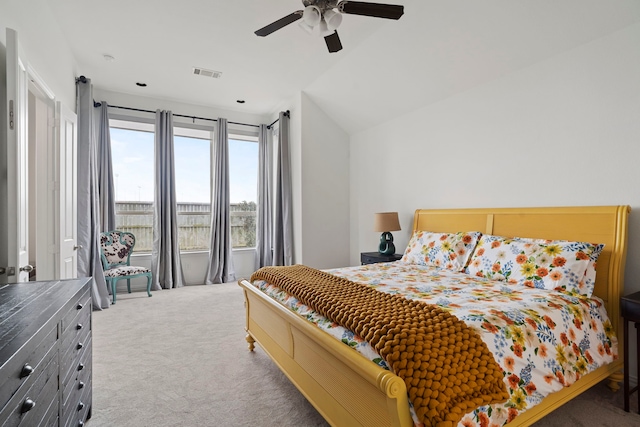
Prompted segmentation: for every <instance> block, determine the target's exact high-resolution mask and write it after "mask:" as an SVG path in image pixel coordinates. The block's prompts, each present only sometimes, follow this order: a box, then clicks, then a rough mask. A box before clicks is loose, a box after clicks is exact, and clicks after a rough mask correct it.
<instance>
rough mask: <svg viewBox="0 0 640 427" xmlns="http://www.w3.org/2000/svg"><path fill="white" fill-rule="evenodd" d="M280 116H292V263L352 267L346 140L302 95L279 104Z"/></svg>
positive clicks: (346, 135)
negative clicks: (285, 112)
mask: <svg viewBox="0 0 640 427" xmlns="http://www.w3.org/2000/svg"><path fill="white" fill-rule="evenodd" d="M284 110H289V111H290V120H289V145H290V150H291V153H290V155H291V179H292V193H293V239H294V242H293V250H294V263H296V264H305V265H308V266H311V267H314V268H320V269H323V268H334V267H344V266H347V265H350V260H349V249H350V240H349V227H350V225H349V135H348V134H347V133H346V132H345V131H343V130H342V129H341V128H340V126H338V125H337V124H336V123H335V122H334V121H333V120H332V119H331V118H330V117H329V116H328V115H327V114H326V113H325V112H324V111H323V110H322V109H320V108H319V107H318V106H317V105H316V104H315V103H314V102H313V100H312V99H311V98H310V97H309V96H308V95H307V94H306V93H304V92H301V93H299V94H298V95H297V96H295V97H294V98H292V99H290V100H288V101H286V102H283V103H282V104H281V105H280V106H279V109H278V111H284ZM276 118H277V115H276V114H275V113H274V115H273V117H272V119H271V120H270V121H269V123H271V122H272V121H273V120H275V119H276Z"/></svg>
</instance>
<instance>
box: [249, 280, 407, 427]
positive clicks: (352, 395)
mask: <svg viewBox="0 0 640 427" xmlns="http://www.w3.org/2000/svg"><path fill="white" fill-rule="evenodd" d="M238 284H239V285H240V286H241V287H242V288H243V289H244V294H245V304H246V315H247V327H246V329H247V333H248V335H247V342H248V343H249V350H252V347H253V341H255V342H257V343H258V344H259V345H260V347H261V348H262V349H263V350H264V351H265V352H266V353H267V354H268V355H269V356H270V357H271V359H272V360H273V361H274V362H275V363H276V364H277V365H278V366H279V367H280V369H281V370H282V371H283V372H284V373H285V375H287V377H289V379H290V380H291V382H292V383H293V384H294V385H295V386H296V387H297V388H298V390H300V392H301V393H302V394H303V395H304V396H305V397H306V398H307V399H308V400H309V402H311V404H313V406H314V407H315V408H316V409H317V410H318V412H320V414H322V416H323V417H324V418H325V419H326V420H327V421H328V422H329V423H330V424H331V425H335V426H372V425H376V426H394V427H409V426H413V420H412V419H411V415H410V413H409V403H408V398H407V388H406V386H405V384H404V382H403V381H402V380H401V379H400V378H399V377H397V376H396V375H394V374H392V373H391V372H389V371H387V370H385V369H383V368H381V367H379V366H377V365H375V364H374V363H371V361H369V360H367V359H366V358H364V357H363V356H361V355H360V354H359V353H358V352H356V351H355V350H353V349H351V348H349V347H348V346H345V345H344V344H342V343H341V342H339V341H337V340H335V339H334V338H332V337H330V336H329V335H327V334H326V333H325V332H323V331H321V330H320V329H318V328H316V327H315V326H313V325H311V324H309V323H308V322H306V321H305V320H303V319H301V318H299V317H298V316H297V315H295V314H294V313H291V312H290V311H289V310H287V309H286V308H284V307H282V306H281V305H280V304H278V303H277V302H275V301H273V300H271V299H270V298H269V297H267V296H266V295H264V294H263V293H262V292H260V291H259V290H258V289H256V288H255V287H254V286H252V285H251V284H250V283H248V282H247V281H245V280H240V281H239V282H238Z"/></svg>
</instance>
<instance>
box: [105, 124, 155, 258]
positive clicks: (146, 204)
mask: <svg viewBox="0 0 640 427" xmlns="http://www.w3.org/2000/svg"><path fill="white" fill-rule="evenodd" d="M109 124H110V131H111V159H112V164H113V184H114V187H115V188H114V190H115V199H116V200H115V204H116V228H117V229H118V230H122V231H129V232H131V233H133V234H134V235H135V236H136V246H135V248H134V251H135V252H151V247H152V245H153V192H154V181H153V179H154V178H153V171H154V166H153V144H154V133H153V128H154V126H153V125H152V124H149V123H137V122H128V121H126V122H125V121H121V120H110V122H109Z"/></svg>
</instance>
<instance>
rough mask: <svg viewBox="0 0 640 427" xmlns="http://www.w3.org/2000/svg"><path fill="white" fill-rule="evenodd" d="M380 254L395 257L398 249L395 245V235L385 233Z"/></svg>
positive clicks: (381, 237)
mask: <svg viewBox="0 0 640 427" xmlns="http://www.w3.org/2000/svg"><path fill="white" fill-rule="evenodd" d="M378 252H379V253H380V254H381V255H393V254H395V253H396V247H395V245H394V244H393V235H392V234H391V233H390V232H388V231H385V232H384V233H382V235H381V236H380V245H379V246H378Z"/></svg>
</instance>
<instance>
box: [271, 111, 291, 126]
mask: <svg viewBox="0 0 640 427" xmlns="http://www.w3.org/2000/svg"><path fill="white" fill-rule="evenodd" d="M284 115H285V116H287V117H289V118H291V111H289V110H287V111H285V112H284ZM279 120H280V118H277V119H275V120H274V121H273V122H272V123H271V124H270V125H269V126H267V129H271V128H272V127H273V125H275V124H276V123H278V121H279Z"/></svg>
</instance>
